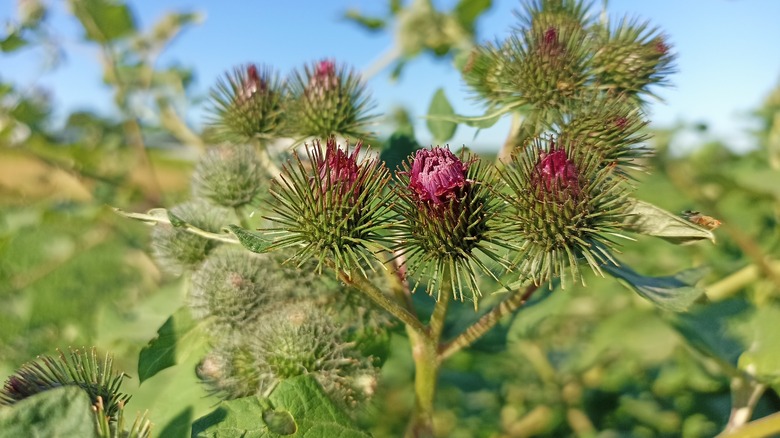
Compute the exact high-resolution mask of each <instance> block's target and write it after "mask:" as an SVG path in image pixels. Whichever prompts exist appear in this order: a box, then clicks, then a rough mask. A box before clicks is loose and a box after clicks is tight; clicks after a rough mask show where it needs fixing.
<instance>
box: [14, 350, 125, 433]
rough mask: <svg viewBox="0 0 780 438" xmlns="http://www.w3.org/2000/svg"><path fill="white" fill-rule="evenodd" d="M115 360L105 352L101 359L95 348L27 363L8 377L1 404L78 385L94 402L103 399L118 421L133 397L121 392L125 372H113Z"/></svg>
mask: <svg viewBox="0 0 780 438" xmlns="http://www.w3.org/2000/svg"><path fill="white" fill-rule="evenodd" d="M113 366H114V359H113V357H112V356H110V355H106V357H105V358H104V359H98V357H97V352H96V351H95V349H94V348H93V349H91V350H89V351H87V350H77V349H72V350H71V351H70V355H69V356H66V355H65V354H64V353H62V352H60V354H59V357H57V358H54V357H51V356H43V357H40V358H39V359H38V360H37V361H34V362H29V363H27V364H24V365H23V366H22V367H21V368H19V369H18V370H16V372H15V373H14V374H13V375H11V376H10V377H9V378H8V380H6V382H5V385H4V386H3V389H2V390H0V406H4V405H5V406H10V405H13V404H15V403H17V402H19V401H22V400H24V399H26V398H28V397H32V396H34V395H36V394H39V393H41V392H44V391H48V390H50V389H55V388H59V387H62V386H76V387H79V388H81V389H83V390H84V391H85V392H86V393H87V395H88V396H89V398H90V400H91V401H92V403H93V405H96V404H97V403H100V402H99V401H98V399H102V404H103V406H104V413H105V415H106V416H107V417H109V418H110V419H111V420H113V421H116V418H117V415H118V414H119V411H120V410H121V409H122V406H123V405H124V404H125V403H127V401H128V400H130V396H129V395H127V394H123V393H121V392H119V389H120V386H121V385H122V380H123V379H124V377H125V374H124V373H117V372H115V371H114V368H113Z"/></svg>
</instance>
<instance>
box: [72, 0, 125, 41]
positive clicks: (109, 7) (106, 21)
mask: <svg viewBox="0 0 780 438" xmlns="http://www.w3.org/2000/svg"><path fill="white" fill-rule="evenodd" d="M70 5H71V9H72V10H73V14H74V15H75V16H76V18H78V19H79V21H80V22H81V25H82V26H83V27H84V30H85V31H86V33H87V35H86V36H87V38H88V39H90V40H92V41H95V42H98V43H101V44H105V43H110V42H112V41H114V40H116V39H119V38H122V37H125V36H128V35H131V34H132V33H134V32H135V31H136V27H135V20H134V18H133V15H132V13H131V11H130V8H128V7H127V5H126V4H124V3H122V2H115V1H111V0H70Z"/></svg>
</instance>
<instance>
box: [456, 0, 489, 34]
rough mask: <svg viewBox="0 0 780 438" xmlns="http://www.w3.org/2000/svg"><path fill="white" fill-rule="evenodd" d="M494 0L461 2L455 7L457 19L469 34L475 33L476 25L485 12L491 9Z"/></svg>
mask: <svg viewBox="0 0 780 438" xmlns="http://www.w3.org/2000/svg"><path fill="white" fill-rule="evenodd" d="M492 3H493V2H492V0H460V1H459V2H458V5H457V6H455V10H454V11H453V12H454V13H455V18H456V19H457V20H458V23H460V25H461V26H463V27H464V28H465V29H467V30H468V31H469V32H474V23H475V22H476V21H477V18H478V17H479V16H480V15H482V14H483V13H484V12H485V11H487V10H488V9H490V6H491V5H492Z"/></svg>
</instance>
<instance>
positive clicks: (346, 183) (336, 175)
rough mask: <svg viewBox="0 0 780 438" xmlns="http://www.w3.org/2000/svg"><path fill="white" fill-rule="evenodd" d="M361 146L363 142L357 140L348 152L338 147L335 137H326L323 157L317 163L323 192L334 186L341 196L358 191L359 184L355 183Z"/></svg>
mask: <svg viewBox="0 0 780 438" xmlns="http://www.w3.org/2000/svg"><path fill="white" fill-rule="evenodd" d="M362 146H363V144H362V143H361V142H358V144H357V145H356V146H355V149H353V150H352V152H350V153H348V152H345V151H344V150H343V149H341V148H340V147H338V145H337V144H336V139H335V138H333V137H331V138H329V139H328V142H327V144H326V146H325V157H323V159H322V160H321V161H319V162H318V163H317V171H318V172H319V175H320V184H321V188H322V190H323V192H325V191H326V190H327V189H328V188H329V187H331V188H335V189H336V191H337V192H338V193H339V194H340V195H342V196H343V195H344V194H346V193H349V192H353V194H355V195H357V194H358V193H359V192H360V186H359V185H358V184H356V182H357V180H358V176H359V173H360V168H359V167H358V162H357V158H358V154H359V153H360V148H361V147H362Z"/></svg>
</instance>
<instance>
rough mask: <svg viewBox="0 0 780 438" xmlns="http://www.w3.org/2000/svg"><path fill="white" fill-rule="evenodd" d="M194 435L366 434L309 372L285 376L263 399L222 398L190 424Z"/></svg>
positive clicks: (354, 437)
mask: <svg viewBox="0 0 780 438" xmlns="http://www.w3.org/2000/svg"><path fill="white" fill-rule="evenodd" d="M192 436H193V437H235V436H241V437H247V438H248V437H255V438H266V437H267V438H276V437H280V436H288V437H291V438H301V437H306V438H328V437H339V438H367V437H368V436H369V435H368V434H366V433H365V432H362V431H360V430H359V429H358V428H357V426H356V425H355V424H354V423H353V422H352V420H351V419H350V418H349V416H348V415H347V414H346V413H344V412H343V411H342V410H341V409H339V408H338V407H337V406H336V405H334V404H333V402H332V401H331V400H330V399H329V398H328V396H327V395H325V393H324V392H323V391H322V388H321V387H320V385H319V384H318V383H317V381H316V380H314V378H313V377H311V376H300V377H295V378H292V379H288V380H285V381H283V382H282V383H280V384H279V386H278V387H277V388H276V389H275V390H274V392H273V393H272V394H271V396H270V397H269V398H268V399H267V400H266V399H263V398H260V397H245V398H240V399H236V400H230V401H226V402H222V403H221V404H220V406H219V407H218V408H217V409H216V410H215V411H213V412H211V413H210V414H208V415H206V416H204V417H201V418H199V419H198V420H196V421H195V423H194V424H193V425H192Z"/></svg>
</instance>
